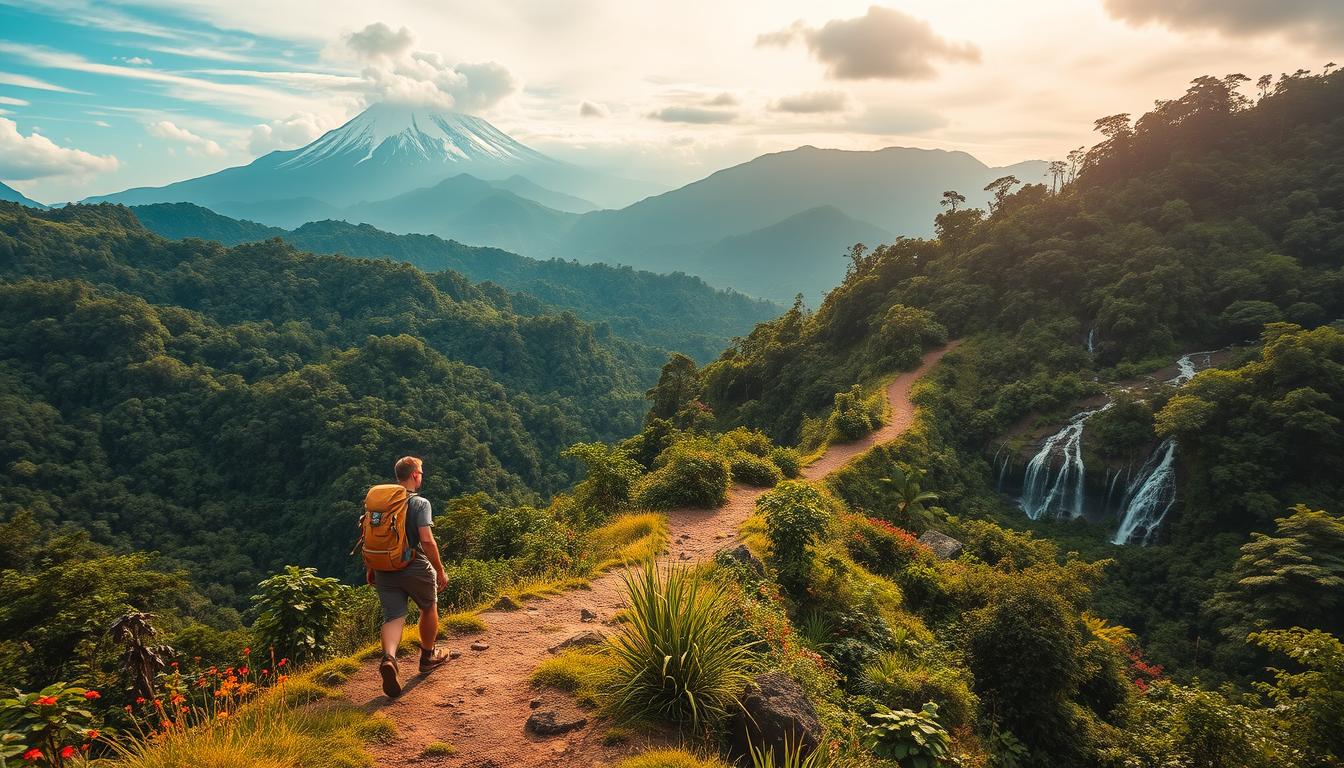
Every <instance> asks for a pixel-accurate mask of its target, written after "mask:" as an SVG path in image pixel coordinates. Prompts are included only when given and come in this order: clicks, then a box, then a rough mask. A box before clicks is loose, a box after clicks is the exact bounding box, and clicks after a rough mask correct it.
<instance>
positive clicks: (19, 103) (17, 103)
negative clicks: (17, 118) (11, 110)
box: [0, 96, 28, 107]
mask: <svg viewBox="0 0 1344 768" xmlns="http://www.w3.org/2000/svg"><path fill="white" fill-rule="evenodd" d="M0 104H8V105H10V106H11V107H26V106H28V102H26V101H24V100H23V99H16V98H14V97H13V96H0Z"/></svg>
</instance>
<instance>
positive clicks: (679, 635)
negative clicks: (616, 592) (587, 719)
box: [608, 562, 756, 730]
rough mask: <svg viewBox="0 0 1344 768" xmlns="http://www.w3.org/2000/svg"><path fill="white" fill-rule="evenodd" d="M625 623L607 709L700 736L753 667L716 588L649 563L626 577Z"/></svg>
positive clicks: (728, 706) (685, 572)
mask: <svg viewBox="0 0 1344 768" xmlns="http://www.w3.org/2000/svg"><path fill="white" fill-rule="evenodd" d="M624 579H625V587H626V591H627V592H628V599H627V601H626V602H627V605H628V608H627V616H628V617H629V621H628V622H626V623H625V624H623V625H622V626H621V631H620V633H619V634H617V635H616V636H615V638H614V639H613V641H612V645H613V648H614V651H615V656H616V664H615V668H614V670H613V677H612V681H611V683H610V684H609V686H608V701H609V703H610V706H611V708H612V710H613V711H614V712H615V713H617V715H618V716H619V717H620V718H622V719H624V720H626V721H632V720H641V719H650V720H659V721H670V722H673V723H677V724H679V725H689V726H690V727H691V728H692V730H700V729H701V728H702V727H707V726H709V725H711V724H713V723H715V722H717V721H719V720H721V719H722V718H723V717H724V716H725V715H727V714H729V713H730V712H731V711H733V710H734V709H735V708H736V706H737V701H738V695H739V694H740V693H741V692H742V691H743V690H744V689H745V688H746V686H747V683H748V682H749V681H750V679H751V671H752V668H753V667H754V666H755V664H756V654H755V651H754V645H755V643H753V642H751V641H749V640H748V639H747V638H746V635H745V633H744V631H743V630H742V629H741V628H739V626H738V624H737V623H736V622H735V621H734V617H733V616H732V615H731V608H730V602H729V600H728V593H727V590H726V588H725V587H724V586H723V585H720V584H716V583H714V582H709V581H704V580H702V579H701V577H700V576H699V574H698V573H696V572H694V571H691V570H689V569H686V568H680V567H677V566H668V567H666V568H658V567H655V566H654V565H653V563H652V562H650V563H649V564H647V565H646V566H644V567H643V568H642V569H640V570H639V571H633V572H626V574H625V575H624Z"/></svg>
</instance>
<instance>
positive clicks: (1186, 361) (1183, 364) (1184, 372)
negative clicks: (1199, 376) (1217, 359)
mask: <svg viewBox="0 0 1344 768" xmlns="http://www.w3.org/2000/svg"><path fill="white" fill-rule="evenodd" d="M1196 359H1199V361H1200V362H1201V363H1203V364H1204V367H1205V368H1208V367H1209V366H1211V365H1213V353H1212V352H1190V353H1187V354H1184V355H1181V356H1180V357H1179V358H1177V360H1176V375H1175V376H1174V377H1172V378H1170V379H1167V383H1168V384H1175V385H1176V386H1178V387H1179V386H1180V385H1182V384H1184V383H1185V382H1187V381H1189V380H1191V379H1193V378H1194V377H1195V360H1196Z"/></svg>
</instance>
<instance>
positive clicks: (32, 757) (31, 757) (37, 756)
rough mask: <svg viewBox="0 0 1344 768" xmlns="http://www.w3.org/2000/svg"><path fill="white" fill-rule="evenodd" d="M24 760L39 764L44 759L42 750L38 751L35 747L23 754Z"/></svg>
mask: <svg viewBox="0 0 1344 768" xmlns="http://www.w3.org/2000/svg"><path fill="white" fill-rule="evenodd" d="M23 759H24V760H27V761H29V762H37V761H38V760H41V759H42V750H40V749H38V748H37V747H33V748H32V749H30V750H28V751H27V752H24V753H23Z"/></svg>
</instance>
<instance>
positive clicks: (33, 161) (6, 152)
mask: <svg viewBox="0 0 1344 768" xmlns="http://www.w3.org/2000/svg"><path fill="white" fill-rule="evenodd" d="M118 165H119V163H118V162H117V158H116V157H113V156H112V155H106V156H101V155H95V154H92V153H89V152H85V151H84V150H82V149H72V148H68V147H61V146H58V145H57V144H55V143H54V142H53V141H52V140H51V139H48V138H47V137H46V136H43V135H41V134H39V133H38V132H37V129H36V128H34V129H33V132H32V133H31V134H30V135H28V136H24V135H22V134H20V133H19V127H18V125H17V124H16V123H15V122H14V121H13V120H8V119H6V118H3V117H0V178H5V179H10V180H14V181H26V180H29V179H39V178H43V177H46V176H86V175H89V174H94V173H105V172H108V171H115V170H116V169H117V166H118Z"/></svg>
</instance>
